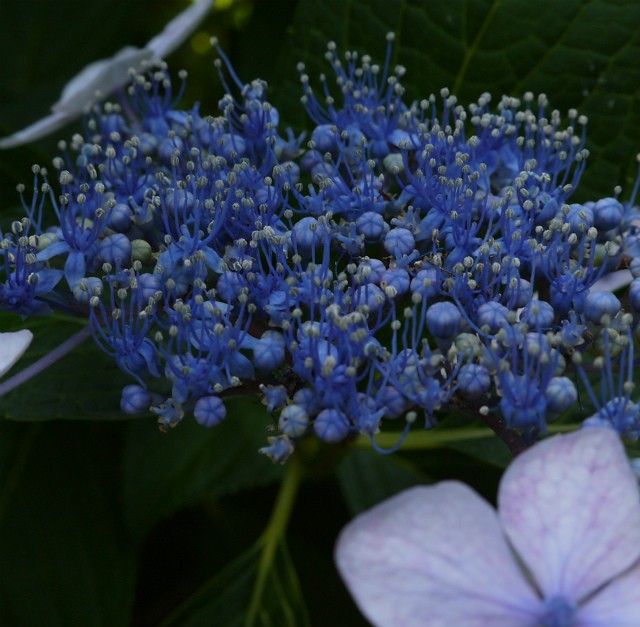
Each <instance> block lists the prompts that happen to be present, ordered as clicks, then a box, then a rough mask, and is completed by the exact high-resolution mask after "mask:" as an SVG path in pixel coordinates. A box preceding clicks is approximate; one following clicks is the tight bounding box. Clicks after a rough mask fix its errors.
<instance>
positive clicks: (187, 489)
mask: <svg viewBox="0 0 640 627" xmlns="http://www.w3.org/2000/svg"><path fill="white" fill-rule="evenodd" d="M227 403H228V406H227V418H226V420H225V421H224V422H223V423H222V424H220V425H218V426H217V427H213V428H211V429H206V428H204V427H202V426H200V425H199V424H197V423H196V422H195V420H193V419H190V418H185V420H184V421H183V422H182V423H181V424H180V425H179V426H178V428H176V429H175V430H172V431H171V432H169V433H166V434H163V433H160V432H159V431H158V429H157V428H154V425H153V424H152V423H151V421H149V420H140V421H136V422H135V423H132V425H131V428H130V431H129V434H128V437H127V443H126V448H125V462H124V474H125V477H124V480H125V483H124V499H125V511H126V515H127V520H128V523H129V526H130V528H131V530H132V533H133V534H134V536H135V537H137V538H142V537H144V535H145V534H146V533H147V531H149V529H150V528H151V527H152V526H153V525H154V524H155V523H156V522H158V521H159V520H161V519H162V518H164V517H166V516H168V515H170V514H171V513H173V512H174V511H176V510H178V509H180V508H181V507H185V506H187V505H191V504H193V503H195V502H197V501H198V500H199V499H201V498H202V497H204V496H207V497H209V498H216V497H219V496H222V495H224V494H229V493H233V492H235V491H237V490H241V489H243V488H249V487H254V486H259V485H266V484H269V483H271V482H273V481H275V480H277V479H278V478H279V477H280V476H281V474H282V467H281V466H277V465H275V464H273V463H272V462H271V461H269V460H268V459H267V458H266V457H265V456H263V455H259V454H258V452H257V451H258V448H260V446H262V445H263V444H264V443H265V441H266V435H267V434H266V427H267V425H268V417H267V416H266V414H265V410H264V408H262V406H261V405H260V404H259V403H258V401H257V400H255V399H254V398H251V397H236V398H234V399H230V400H229V401H227Z"/></svg>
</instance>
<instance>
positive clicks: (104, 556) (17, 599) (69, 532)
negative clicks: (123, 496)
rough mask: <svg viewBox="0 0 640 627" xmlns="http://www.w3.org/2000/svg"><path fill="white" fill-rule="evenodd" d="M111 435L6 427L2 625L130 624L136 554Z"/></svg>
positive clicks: (0, 451)
mask: <svg viewBox="0 0 640 627" xmlns="http://www.w3.org/2000/svg"><path fill="white" fill-rule="evenodd" d="M108 427H109V426H108V425H91V424H84V425H80V424H75V425H35V424H34V425H12V424H11V423H8V422H2V423H0V555H1V556H2V559H0V624H2V625H7V626H16V627H19V626H21V625H25V626H26V625H47V626H51V627H55V626H58V625H59V626H60V627H68V626H69V625H87V626H91V627H101V626H104V627H117V626H118V625H122V626H125V625H128V624H129V617H130V612H131V606H132V602H133V592H134V585H135V572H136V566H135V555H134V551H133V550H132V548H131V547H130V545H129V544H128V543H127V541H126V537H125V534H124V529H123V528H122V526H121V523H120V522H119V512H118V506H117V499H116V496H117V490H118V487H117V482H116V480H117V475H115V473H114V472H113V471H114V466H115V460H114V459H113V457H112V449H111V448H110V446H109V445H110V444H116V443H117V442H114V436H117V433H115V432H114V431H113V429H110V428H108Z"/></svg>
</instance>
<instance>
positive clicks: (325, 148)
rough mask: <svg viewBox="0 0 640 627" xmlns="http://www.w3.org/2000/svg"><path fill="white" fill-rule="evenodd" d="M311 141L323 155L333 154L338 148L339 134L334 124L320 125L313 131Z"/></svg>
mask: <svg viewBox="0 0 640 627" xmlns="http://www.w3.org/2000/svg"><path fill="white" fill-rule="evenodd" d="M311 141H312V142H313V143H314V144H315V148H316V150H318V151H319V152H321V153H324V152H333V151H335V150H336V149H337V148H338V134H337V132H336V127H335V126H333V125H332V124H320V125H319V126H316V127H315V128H314V129H313V133H311Z"/></svg>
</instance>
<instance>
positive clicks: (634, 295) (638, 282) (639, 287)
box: [629, 278, 640, 311]
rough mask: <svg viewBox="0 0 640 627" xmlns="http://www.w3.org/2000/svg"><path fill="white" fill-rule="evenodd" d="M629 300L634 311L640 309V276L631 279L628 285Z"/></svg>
mask: <svg viewBox="0 0 640 627" xmlns="http://www.w3.org/2000/svg"><path fill="white" fill-rule="evenodd" d="M629 302H630V303H631V307H633V309H634V310H635V311H640V278H638V279H633V281H631V285H629Z"/></svg>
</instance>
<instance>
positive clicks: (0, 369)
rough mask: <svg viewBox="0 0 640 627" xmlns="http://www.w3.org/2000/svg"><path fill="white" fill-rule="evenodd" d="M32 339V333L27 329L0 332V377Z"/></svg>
mask: <svg viewBox="0 0 640 627" xmlns="http://www.w3.org/2000/svg"><path fill="white" fill-rule="evenodd" d="M31 340H33V333H31V331H29V330H27V329H23V330H22V331H12V332H10V333H0V377H1V376H2V375H4V374H5V372H8V371H9V370H10V368H11V367H12V366H13V364H15V363H16V362H17V361H18V359H20V357H22V355H24V352H25V351H26V350H27V348H29V344H31Z"/></svg>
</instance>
